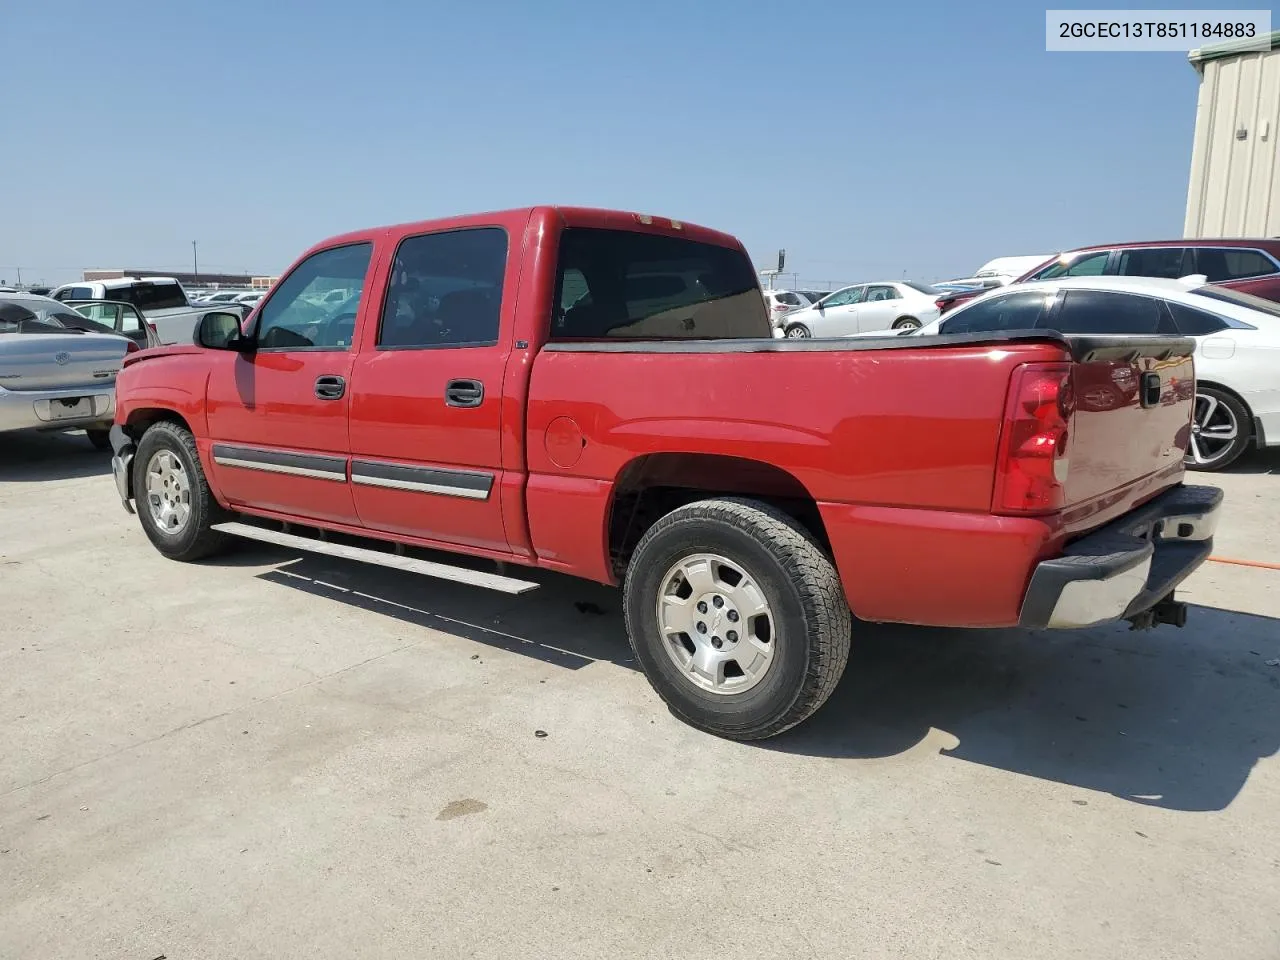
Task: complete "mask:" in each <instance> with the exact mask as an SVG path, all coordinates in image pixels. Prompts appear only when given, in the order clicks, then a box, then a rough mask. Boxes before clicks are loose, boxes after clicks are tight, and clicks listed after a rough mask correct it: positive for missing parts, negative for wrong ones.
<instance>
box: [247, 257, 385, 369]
mask: <svg viewBox="0 0 1280 960" xmlns="http://www.w3.org/2000/svg"><path fill="white" fill-rule="evenodd" d="M372 256H373V245H372V244H370V243H354V244H351V245H350V246H347V247H334V248H332V249H330V250H321V251H320V252H319V253H313V254H312V255H311V256H309V257H307V259H305V260H303V261H302V263H300V264H298V266H297V268H296V269H295V270H294V271H293V272H292V273H291V274H289V275H288V276H287V277H285V278H284V279H283V280H282V281H280V284H279V285H278V286H277V287H276V289H275V292H273V293H272V295H271V299H270V300H268V301H267V302H266V305H265V306H264V307H263V308H262V310H261V311H259V313H258V323H257V338H258V348H259V349H261V350H273V349H274V350H307V349H316V348H322V349H327V350H348V349H350V347H351V339H352V337H353V336H354V335H355V328H356V311H357V310H358V309H359V306H360V295H361V291H362V290H363V289H364V278H365V274H366V273H367V272H368V270H369V260H370V258H371V257H372ZM335 289H346V290H350V291H351V295H350V296H349V297H347V298H345V299H343V300H340V301H339V302H338V303H336V304H330V303H323V302H322V298H323V297H324V296H325V294H327V293H328V292H329V291H330V290H335Z"/></svg>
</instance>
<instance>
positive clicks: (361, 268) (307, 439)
mask: <svg viewBox="0 0 1280 960" xmlns="http://www.w3.org/2000/svg"><path fill="white" fill-rule="evenodd" d="M372 254H373V245H372V244H370V243H356V244H350V245H347V246H342V247H334V248H331V249H328V250H321V251H319V252H317V253H314V254H312V255H311V256H309V257H307V258H306V259H305V260H303V261H302V262H301V263H300V264H298V266H297V267H295V268H294V270H293V271H292V272H291V273H290V274H289V275H288V276H287V277H285V279H284V280H282V281H281V282H280V284H279V285H278V286H277V287H276V288H275V290H274V291H273V292H272V294H271V298H270V299H269V300H268V301H267V302H266V303H265V304H264V305H263V307H262V309H261V310H260V311H259V313H258V318H257V324H256V328H255V329H254V331H253V335H254V337H255V338H256V342H257V348H256V350H254V351H253V352H251V353H244V354H240V353H235V352H233V351H225V352H219V354H218V355H217V356H216V357H214V358H213V362H212V363H211V364H210V374H209V386H208V394H207V397H208V399H207V405H206V408H207V413H208V421H209V437H210V443H211V449H210V451H209V460H210V461H211V463H212V469H213V472H214V476H215V479H216V482H217V485H218V488H219V489H220V490H221V491H222V493H223V495H224V496H226V497H227V499H229V500H230V501H231V502H232V503H233V504H237V505H242V506H246V507H254V508H257V509H260V510H270V511H274V512H277V513H282V514H288V515H290V516H296V517H306V518H311V519H315V520H327V521H331V522H337V523H349V524H356V523H357V522H358V521H357V517H356V511H355V504H354V502H353V501H352V497H351V488H350V486H349V485H348V483H347V455H348V452H349V451H348V443H347V415H348V412H349V409H350V403H351V400H350V380H351V367H352V357H353V342H354V338H355V330H356V321H357V318H358V315H359V313H360V309H361V306H362V301H363V297H362V291H363V290H364V288H365V283H366V278H367V275H368V273H369V268H370V263H371V261H372ZM334 290H342V291H346V294H347V295H346V296H345V297H344V298H342V299H341V300H340V301H339V302H337V303H336V304H334V303H330V302H329V301H328V300H327V299H326V298H327V297H328V295H329V294H330V292H331V291H334Z"/></svg>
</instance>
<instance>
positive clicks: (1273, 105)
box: [1183, 30, 1280, 237]
mask: <svg viewBox="0 0 1280 960" xmlns="http://www.w3.org/2000/svg"><path fill="white" fill-rule="evenodd" d="M1241 46H1242V44H1241V43H1239V42H1235V43H1221V44H1215V45H1213V46H1210V47H1203V48H1201V49H1199V50H1192V51H1191V53H1190V54H1189V59H1190V61H1191V65H1192V66H1193V67H1195V68H1196V71H1197V72H1198V73H1199V74H1200V96H1199V100H1198V103H1197V106H1196V133H1195V142H1194V145H1193V147H1192V150H1191V183H1190V186H1189V187H1188V189H1187V220H1186V225H1185V227H1184V229H1183V235H1184V236H1187V237H1276V236H1280V162H1278V161H1277V157H1276V143H1277V139H1278V138H1280V30H1277V31H1274V32H1272V33H1271V36H1270V49H1269V50H1266V51H1259V50H1256V49H1255V50H1253V51H1250V52H1241V50H1240V47H1241Z"/></svg>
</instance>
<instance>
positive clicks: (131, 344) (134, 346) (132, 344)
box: [124, 340, 142, 354]
mask: <svg viewBox="0 0 1280 960" xmlns="http://www.w3.org/2000/svg"><path fill="white" fill-rule="evenodd" d="M125 342H126V343H127V344H128V346H126V347H125V348H124V352H125V353H126V354H128V353H137V352H138V351H139V350H141V349H142V348H141V347H140V346H138V341H137V340H126V341H125Z"/></svg>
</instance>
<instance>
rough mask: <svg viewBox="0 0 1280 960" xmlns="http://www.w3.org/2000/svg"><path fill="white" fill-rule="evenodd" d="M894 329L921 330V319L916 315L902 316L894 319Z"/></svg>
mask: <svg viewBox="0 0 1280 960" xmlns="http://www.w3.org/2000/svg"><path fill="white" fill-rule="evenodd" d="M893 329H895V330H919V329H920V321H919V320H917V319H916V318H915V317H901V318H899V319H898V320H896V321H894V324H893Z"/></svg>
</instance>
